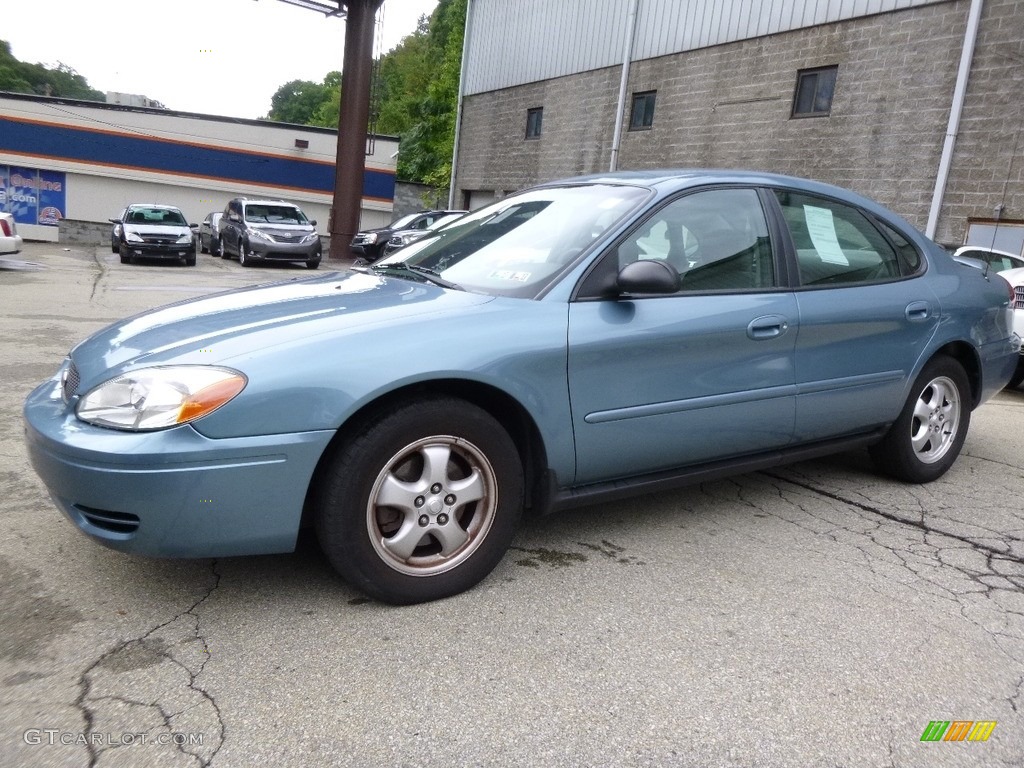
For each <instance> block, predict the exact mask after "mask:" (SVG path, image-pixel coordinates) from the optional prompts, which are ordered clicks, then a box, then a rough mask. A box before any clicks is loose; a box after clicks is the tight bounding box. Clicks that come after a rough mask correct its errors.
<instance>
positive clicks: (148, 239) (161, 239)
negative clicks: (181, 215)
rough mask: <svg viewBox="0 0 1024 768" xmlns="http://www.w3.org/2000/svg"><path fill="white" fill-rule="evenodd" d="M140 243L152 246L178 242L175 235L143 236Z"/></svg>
mask: <svg viewBox="0 0 1024 768" xmlns="http://www.w3.org/2000/svg"><path fill="white" fill-rule="evenodd" d="M142 242H144V243H150V244H152V245H172V244H174V243H176V242H178V236H177V235H143V236H142Z"/></svg>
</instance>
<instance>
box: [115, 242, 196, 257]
mask: <svg viewBox="0 0 1024 768" xmlns="http://www.w3.org/2000/svg"><path fill="white" fill-rule="evenodd" d="M125 248H126V249H127V250H128V255H129V256H139V257H141V258H143V259H184V258H187V257H189V256H192V255H194V254H195V243H131V242H125Z"/></svg>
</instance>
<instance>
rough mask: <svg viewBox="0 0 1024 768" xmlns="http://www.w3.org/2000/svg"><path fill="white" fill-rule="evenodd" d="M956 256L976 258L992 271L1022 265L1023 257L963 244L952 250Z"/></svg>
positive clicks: (1023, 262)
mask: <svg viewBox="0 0 1024 768" xmlns="http://www.w3.org/2000/svg"><path fill="white" fill-rule="evenodd" d="M953 256H955V257H956V258H966V259H977V260H978V261H982V262H984V263H985V264H988V265H989V267H991V268H992V271H993V272H1004V271H1005V270H1007V269H1017V268H1019V267H1024V257H1021V256H1020V254H1015V253H1007V252H1006V251H997V250H995V249H994V248H983V247H981V246H978V245H965V246H962V247H960V248H957V249H956V250H955V251H954V252H953Z"/></svg>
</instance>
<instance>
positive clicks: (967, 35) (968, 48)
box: [924, 0, 984, 239]
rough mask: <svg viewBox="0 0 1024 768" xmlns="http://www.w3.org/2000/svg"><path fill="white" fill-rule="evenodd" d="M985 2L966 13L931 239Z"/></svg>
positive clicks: (979, 1) (930, 226)
mask: <svg viewBox="0 0 1024 768" xmlns="http://www.w3.org/2000/svg"><path fill="white" fill-rule="evenodd" d="M983 2H984V0H971V9H970V11H969V12H968V15H967V30H966V31H965V32H964V47H963V51H962V52H961V53H960V69H959V70H958V71H957V73H956V87H955V88H954V89H953V104H952V105H951V106H950V108H949V124H948V125H947V126H946V140H945V142H944V143H943V145H942V158H941V159H940V160H939V172H938V174H937V175H936V176H935V190H934V191H933V192H932V207H931V210H930V211H929V212H928V226H927V228H926V229H925V232H924V233H925V234H926V235H928V237H930V238H932V239H934V238H935V230H936V229H937V228H938V225H939V210H940V209H941V208H942V197H943V195H945V193H946V179H947V178H948V177H949V166H950V165H951V164H952V162H953V147H954V145H955V144H956V134H957V131H958V130H959V129H960V113H961V111H962V110H963V106H964V94H965V93H966V92H967V76H968V75H969V74H970V72H971V59H972V58H973V57H974V43H975V41H976V40H977V39H978V23H979V21H980V20H981V6H982V4H983Z"/></svg>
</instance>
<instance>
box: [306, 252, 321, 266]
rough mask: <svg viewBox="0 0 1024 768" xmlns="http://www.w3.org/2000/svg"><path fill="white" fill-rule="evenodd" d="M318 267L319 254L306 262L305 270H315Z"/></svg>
mask: <svg viewBox="0 0 1024 768" xmlns="http://www.w3.org/2000/svg"><path fill="white" fill-rule="evenodd" d="M319 266H320V254H319V253H318V254H317V255H316V258H312V259H310V260H309V261H307V262H306V269H316V268H317V267H319Z"/></svg>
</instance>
